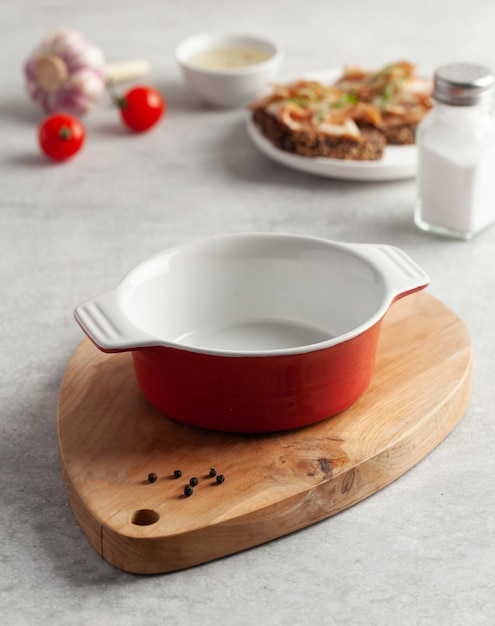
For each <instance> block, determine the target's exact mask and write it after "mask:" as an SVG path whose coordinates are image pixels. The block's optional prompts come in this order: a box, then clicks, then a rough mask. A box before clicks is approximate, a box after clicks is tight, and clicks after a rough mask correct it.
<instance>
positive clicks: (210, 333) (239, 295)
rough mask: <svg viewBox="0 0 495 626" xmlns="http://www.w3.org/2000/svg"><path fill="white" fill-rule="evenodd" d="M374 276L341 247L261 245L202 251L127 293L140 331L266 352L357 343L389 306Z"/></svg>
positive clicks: (218, 243) (247, 240)
mask: <svg viewBox="0 0 495 626" xmlns="http://www.w3.org/2000/svg"><path fill="white" fill-rule="evenodd" d="M385 291H386V290H385V287H384V283H383V281H382V280H381V278H380V274H379V273H378V272H377V271H376V269H375V268H374V267H373V266H372V265H371V264H370V263H368V262H367V261H366V260H365V259H364V258H362V257H360V256H359V255H357V254H355V253H353V252H349V251H348V250H346V249H345V247H341V246H340V245H339V244H331V243H330V242H324V241H321V240H318V239H314V240H312V239H308V238H298V237H296V236H294V237H291V236H290V237H283V236H280V237H277V236H276V235H273V236H267V237H262V238H257V237H256V236H252V237H251V236H244V237H243V236H240V237H233V238H232V237H230V238H229V237H227V238H218V239H212V240H205V241H200V242H195V243H194V244H190V245H186V246H184V247H180V248H177V249H175V250H172V251H170V252H169V253H165V254H163V255H159V256H157V257H155V258H154V259H151V260H150V261H148V262H146V263H144V264H142V265H140V266H138V267H137V268H136V269H135V270H133V271H132V272H131V273H130V274H129V275H128V277H127V278H126V279H125V280H124V281H123V283H122V284H121V292H122V294H123V297H124V302H123V305H124V308H125V309H126V312H127V315H128V316H129V318H130V319H131V320H132V322H133V323H134V324H135V325H136V326H138V327H139V328H140V329H141V330H143V331H145V332H146V333H149V334H150V335H153V336H155V337H156V338H157V339H159V340H161V341H163V342H167V343H175V344H178V345H180V346H182V347H191V348H195V349H205V350H209V349H213V350H227V351H230V350H234V351H264V350H280V349H286V348H288V349H292V348H295V347H298V346H306V345H313V344H317V343H320V342H325V341H329V340H331V339H332V338H335V337H341V336H343V335H346V334H348V333H353V332H354V331H355V330H356V329H358V328H359V327H361V326H362V325H363V324H366V323H367V322H369V320H370V319H371V318H373V316H376V314H377V312H378V311H379V310H380V307H382V306H383V303H384V298H385Z"/></svg>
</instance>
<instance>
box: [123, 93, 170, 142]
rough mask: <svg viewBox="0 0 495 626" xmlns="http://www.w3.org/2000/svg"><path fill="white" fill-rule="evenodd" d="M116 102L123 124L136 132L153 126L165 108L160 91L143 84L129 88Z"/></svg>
mask: <svg viewBox="0 0 495 626" xmlns="http://www.w3.org/2000/svg"><path fill="white" fill-rule="evenodd" d="M117 104H118V106H119V107H120V115H121V116H122V120H123V122H124V124H126V126H128V127H129V128H131V129H132V130H134V131H136V132H138V133H141V132H143V131H145V130H148V129H149V128H151V127H152V126H154V125H155V124H156V123H157V122H158V121H159V120H160V118H161V117H162V116H163V115H164V114H165V111H166V109H167V104H166V102H165V99H164V97H163V96H162V95H161V93H159V92H158V91H156V89H153V88H152V87H147V86H145V85H139V86H138V87H132V89H129V91H128V92H127V93H126V94H125V96H124V97H123V98H118V100H117Z"/></svg>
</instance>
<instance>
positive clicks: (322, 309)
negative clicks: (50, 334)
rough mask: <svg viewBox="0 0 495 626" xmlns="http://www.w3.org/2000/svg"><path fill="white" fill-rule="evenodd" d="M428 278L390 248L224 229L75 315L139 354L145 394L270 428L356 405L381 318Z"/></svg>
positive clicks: (195, 413)
mask: <svg viewBox="0 0 495 626" xmlns="http://www.w3.org/2000/svg"><path fill="white" fill-rule="evenodd" d="M427 284H428V277H427V276H426V274H425V273H424V272H423V271H422V270H421V269H420V268H419V267H418V266H417V265H416V264H415V263H414V262H413V261H412V260H411V259H410V258H409V257H408V256H407V255H406V254H405V253H404V252H402V251H401V250H399V249H398V248H395V247H392V246H387V245H374V244H344V243H337V242H331V241H327V240H323V239H318V238H314V237H305V236H298V235H287V234H262V233H260V234H241V235H227V236H222V237H213V238H209V239H204V240H199V241H194V242H192V243H187V244H185V245H183V246H179V247H176V248H173V249H171V250H168V251H166V252H164V253H162V254H159V255H157V256H154V257H153V258H151V259H149V260H148V261H145V262H144V263H142V264H140V265H138V266H137V267H136V268H135V269H133V270H132V271H131V272H130V273H129V274H128V275H127V276H126V277H125V278H124V279H123V280H122V282H121V283H120V284H119V285H118V286H117V287H116V288H115V289H114V290H112V291H110V292H109V293H107V294H104V295H102V296H99V297H96V298H93V299H92V300H88V301H86V302H83V303H82V304H80V305H79V306H78V307H77V308H76V311H75V317H76V320H77V321H78V323H79V324H80V325H81V327H82V329H83V330H84V331H85V332H86V334H87V335H88V336H89V338H90V339H91V340H92V341H93V342H94V343H95V344H96V346H97V347H98V348H99V349H100V350H103V351H104V352H116V351H123V350H130V351H132V356H133V360H134V367H135V371H136V376H137V380H138V383H139V386H140V388H141V390H142V392H143V394H144V396H145V397H146V398H147V399H148V400H149V402H150V403H151V404H152V405H153V406H155V407H156V408H157V409H158V410H159V411H161V412H163V413H164V414H165V415H167V416H169V417H171V418H173V419H175V420H178V421H180V422H184V423H187V424H190V425H194V426H200V427H203V428H208V429H215V430H224V431H234V432H267V431H276V430H285V429H290V428H297V427H300V426H305V425H307V424H311V423H314V422H318V421H320V420H323V419H326V418H327V417H330V416H332V415H334V414H336V413H338V412H339V411H342V410H343V409H345V408H347V407H349V406H350V405H351V404H352V403H353V402H355V401H356V400H357V399H358V398H359V397H360V396H361V395H362V393H363V392H364V391H365V389H366V388H367V386H368V384H369V382H370V379H371V376H372V373H373V368H374V363H375V354H376V347H377V343H378V338H379V334H380V327H381V322H382V319H383V316H384V315H385V313H386V312H387V310H388V308H389V307H390V305H391V304H392V302H393V301H394V300H396V299H398V298H400V297H402V296H405V295H407V294H410V293H412V292H414V291H417V290H419V289H423V288H424V287H426V285H427Z"/></svg>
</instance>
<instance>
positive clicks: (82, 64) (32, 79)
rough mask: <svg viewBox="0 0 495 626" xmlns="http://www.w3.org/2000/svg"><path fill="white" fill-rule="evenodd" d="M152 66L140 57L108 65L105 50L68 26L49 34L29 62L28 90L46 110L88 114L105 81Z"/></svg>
mask: <svg viewBox="0 0 495 626" xmlns="http://www.w3.org/2000/svg"><path fill="white" fill-rule="evenodd" d="M148 71H149V65H148V63H147V62H146V61H142V60H137V61H132V62H126V63H117V64H114V65H106V64H105V59H104V56H103V53H102V51H101V50H100V49H99V48H97V47H96V46H94V45H93V44H92V43H91V42H90V41H88V39H86V37H85V36H84V35H82V34H81V33H78V32H77V31H74V30H71V29H69V28H59V29H57V30H55V31H53V32H52V33H50V34H48V35H47V36H46V37H45V39H44V40H43V41H42V42H41V43H40V45H39V46H38V47H37V48H36V49H35V50H33V52H32V53H31V55H30V57H29V59H28V61H27V62H26V65H25V67H24V73H25V76H26V82H27V89H28V92H29V94H30V96H31V98H32V99H33V100H34V101H35V102H37V103H38V104H39V105H40V106H41V107H42V108H43V109H44V110H45V111H46V112H48V113H54V112H55V111H63V112H65V113H70V114H72V115H75V116H80V115H83V114H84V113H87V112H88V111H89V110H90V109H91V108H92V107H93V106H94V104H95V103H96V102H97V100H98V99H99V98H100V97H101V95H102V93H103V91H104V89H105V83H106V82H110V81H111V82H117V81H121V80H129V79H131V78H137V77H139V76H143V75H144V74H147V73H148Z"/></svg>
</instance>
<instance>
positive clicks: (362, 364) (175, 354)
mask: <svg viewBox="0 0 495 626" xmlns="http://www.w3.org/2000/svg"><path fill="white" fill-rule="evenodd" d="M380 328H381V320H380V321H379V322H378V323H376V324H374V325H373V326H371V327H370V328H369V329H368V330H366V331H365V332H363V333H361V334H359V335H357V336H356V337H353V338H352V339H349V340H348V341H344V342H342V343H339V344H337V345H334V346H332V347H329V348H324V349H321V350H315V351H309V352H306V353H303V354H287V355H275V356H218V355H211V354H203V353H196V352H190V351H187V350H181V349H176V348H168V347H163V346H157V347H150V348H142V349H137V350H134V351H133V352H132V354H133V359H134V367H135V371H136V377H137V380H138V383H139V386H140V388H141V390H142V392H143V395H144V396H145V397H146V398H147V400H148V401H149V402H150V403H151V404H152V405H153V406H154V407H155V408H156V409H158V410H159V411H160V412H162V413H164V414H165V415H168V416H173V418H174V419H176V420H177V421H180V422H183V423H186V424H189V425H191V426H198V427H202V428H208V429H212V430H221V431H230V432H269V431H277V430H286V429H292V428H298V427H301V426H306V425H308V424H312V423H315V422H319V421H321V420H324V419H326V418H327V417H330V416H332V415H335V414H336V413H338V412H340V411H343V410H344V409H346V408H348V407H349V406H350V405H351V404H353V403H354V402H355V401H356V400H357V399H358V398H359V397H360V396H361V395H362V394H363V392H364V391H365V390H366V388H367V387H368V385H369V382H370V380H371V376H372V373H373V368H374V364H375V355H376V348H377V343H378V338H379V334H380Z"/></svg>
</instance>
